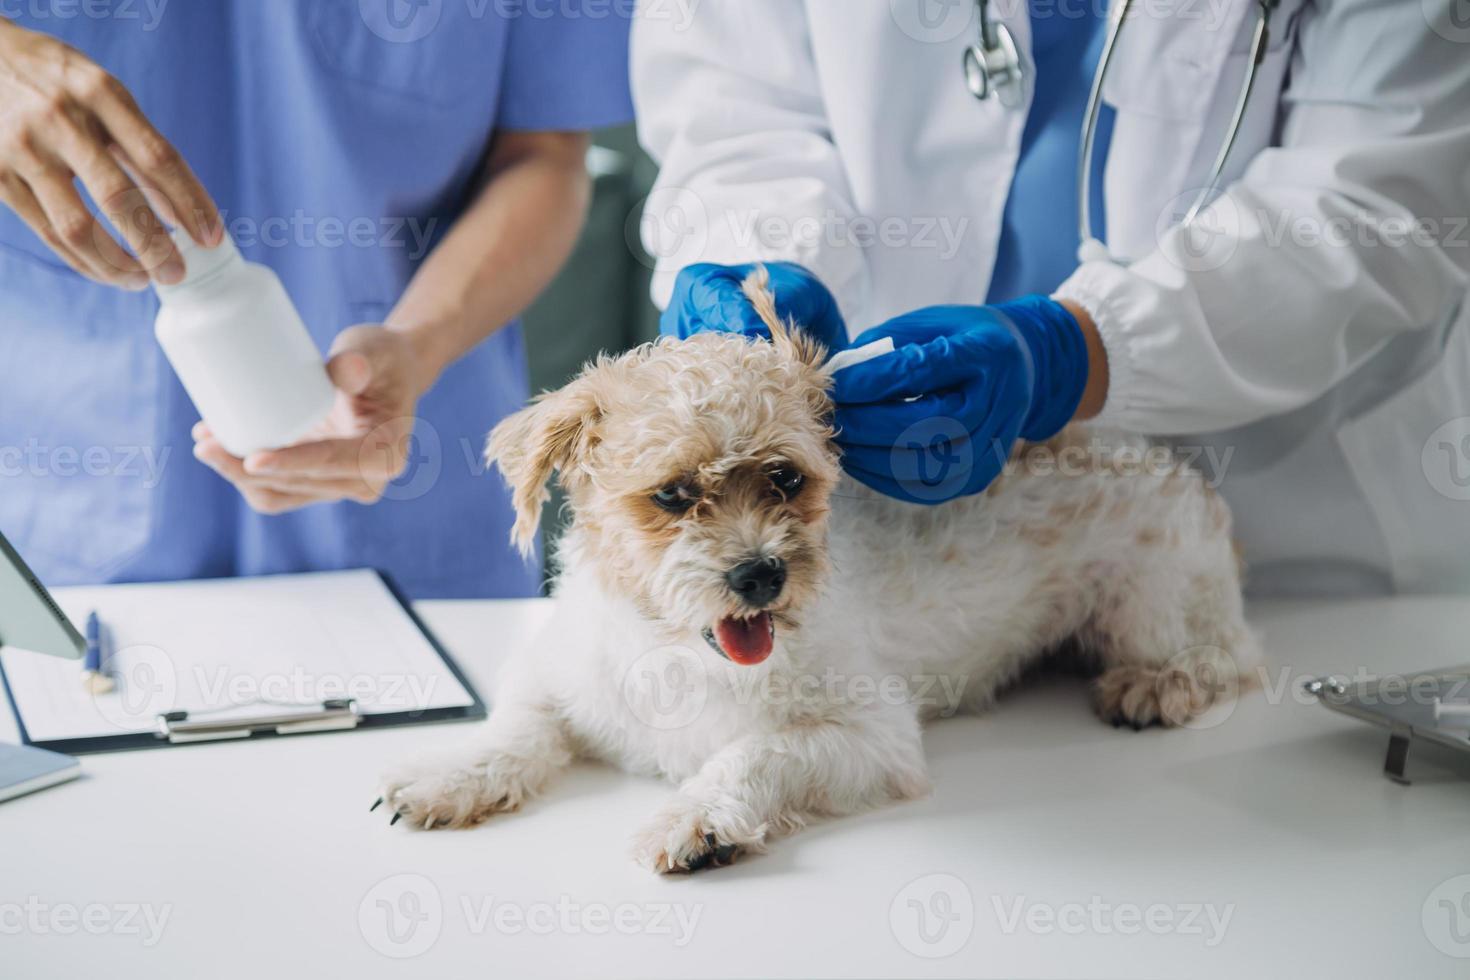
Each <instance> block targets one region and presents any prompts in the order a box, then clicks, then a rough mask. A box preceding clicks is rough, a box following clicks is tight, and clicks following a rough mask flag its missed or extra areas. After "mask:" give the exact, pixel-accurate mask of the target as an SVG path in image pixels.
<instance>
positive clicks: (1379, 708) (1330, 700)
mask: <svg viewBox="0 0 1470 980" xmlns="http://www.w3.org/2000/svg"><path fill="white" fill-rule="evenodd" d="M1302 687H1303V690H1305V691H1306V692H1307V693H1308V694H1310V695H1312V696H1313V697H1315V698H1316V699H1317V702H1318V703H1319V704H1321V705H1322V706H1323V707H1326V708H1330V709H1331V710H1333V711H1336V712H1339V713H1341V714H1344V715H1347V716H1348V717H1350V718H1356V719H1358V720H1359V721H1366V722H1368V723H1369V724H1372V725H1378V726H1380V727H1383V728H1387V729H1388V752H1387V754H1386V755H1385V756H1384V760H1383V774H1384V775H1385V776H1387V777H1388V778H1389V779H1392V780H1393V781H1394V782H1396V783H1399V784H1401V785H1404V786H1407V785H1409V779H1408V777H1407V776H1406V775H1405V774H1404V770H1405V767H1406V765H1407V764H1408V760H1409V749H1410V747H1411V746H1412V745H1413V743H1414V740H1415V739H1419V740H1421V741H1424V742H1434V743H1436V744H1439V745H1443V746H1446V747H1448V748H1450V749H1453V750H1455V751H1456V752H1459V753H1463V754H1465V755H1467V756H1470V666H1462V667H1449V668H1445V669H1443V670H1434V671H1426V672H1424V673H1417V674H1393V675H1385V676H1383V677H1373V678H1369V679H1366V680H1360V681H1356V682H1352V681H1347V680H1344V679H1343V678H1340V677H1317V678H1313V679H1312V680H1309V681H1307V682H1306V683H1305V684H1304V685H1303V686H1302Z"/></svg>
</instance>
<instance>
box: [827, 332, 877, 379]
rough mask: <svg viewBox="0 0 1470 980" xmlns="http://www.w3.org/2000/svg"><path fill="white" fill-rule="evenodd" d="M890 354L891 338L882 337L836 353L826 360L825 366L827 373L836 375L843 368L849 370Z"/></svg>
mask: <svg viewBox="0 0 1470 980" xmlns="http://www.w3.org/2000/svg"><path fill="white" fill-rule="evenodd" d="M892 353H893V338H892V337H884V338H882V339H881V340H875V341H873V342H872V343H871V344H864V345H863V346H861V347H855V348H851V349H849V350H844V351H838V352H837V353H836V354H833V355H832V357H831V358H830V359H828V361H827V365H826V367H827V373H828V374H836V373H837V372H838V371H841V370H842V369H843V368H850V367H852V366H853V365H854V364H862V363H863V362H865V361H871V360H872V359H873V358H875V357H882V356H883V355H884V354H892Z"/></svg>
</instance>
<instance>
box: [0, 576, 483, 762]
mask: <svg viewBox="0 0 1470 980" xmlns="http://www.w3.org/2000/svg"><path fill="white" fill-rule="evenodd" d="M52 595H53V596H54V597H55V598H56V601H57V602H58V603H59V604H60V605H61V607H62V608H63V609H64V610H65V611H66V614H67V616H68V617H70V618H71V620H72V622H73V623H74V624H75V625H76V626H77V628H78V629H83V628H84V625H85V623H86V621H87V615H88V614H89V613H91V612H93V611H95V612H96V613H97V615H98V617H99V618H100V620H101V622H102V624H103V648H102V649H103V656H104V657H105V658H107V659H106V662H105V664H104V666H105V668H106V672H107V673H108V674H109V675H110V676H111V677H112V678H113V679H114V680H115V681H116V684H117V690H115V691H114V692H112V693H110V694H96V695H94V694H92V693H90V692H89V691H88V690H87V689H86V688H85V687H84V686H83V683H82V678H81V673H82V672H81V666H80V664H79V663H78V662H77V661H67V660H58V659H56V658H53V657H46V656H41V655H38V654H34V653H30V652H28V651H23V650H5V651H3V652H0V662H3V663H4V666H5V677H6V680H7V681H8V682H9V685H10V692H11V696H12V697H13V699H14V701H15V704H16V707H17V709H18V711H19V714H20V718H21V721H22V722H23V723H24V724H25V727H26V731H27V734H28V735H29V736H30V738H31V740H32V741H36V742H49V741H55V740H58V739H69V738H96V737H105V736H109V735H125V734H136V733H138V732H151V731H155V730H156V729H157V724H158V723H157V718H158V715H159V714H161V713H163V712H167V711H177V710H184V711H188V712H190V714H191V716H195V717H199V718H201V719H205V718H207V719H208V720H228V719H236V718H251V717H262V716H265V715H274V714H281V713H283V712H291V711H294V710H315V709H319V708H320V707H321V704H322V702H323V701H326V700H329V699H334V698H349V697H350V698H355V699H356V700H357V705H358V710H359V711H361V712H362V713H363V714H385V713H393V712H400V711H415V710H424V709H428V708H445V707H462V706H467V705H470V704H472V703H473V699H472V698H471V696H470V694H469V692H468V691H466V690H465V688H464V685H462V684H460V683H459V681H458V680H457V679H456V678H455V676H454V674H453V673H452V672H451V671H450V670H449V667H448V665H447V664H446V663H445V662H444V659H443V658H442V657H440V656H439V654H438V653H437V652H436V651H435V650H434V648H433V646H432V645H431V644H430V643H429V641H428V640H427V639H426V638H425V637H424V635H423V633H422V632H421V631H420V630H419V629H418V628H417V627H416V626H415V625H414V623H413V620H411V619H410V618H409V616H408V614H407V613H406V612H405V611H404V610H403V607H402V606H401V605H400V604H399V603H398V600H397V599H395V598H394V597H393V594H392V593H391V592H390V591H389V590H388V588H387V586H386V585H384V584H383V581H382V579H381V578H380V577H379V576H378V575H377V574H376V573H375V572H372V571H351V572H329V573H318V574H311V575H280V576H270V577H267V578H253V579H217V580H209V581H201V582H181V583H173V584H167V585H151V584H149V585H112V586H96V587H85V588H65V589H54V590H52Z"/></svg>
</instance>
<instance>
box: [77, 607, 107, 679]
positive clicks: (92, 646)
mask: <svg viewBox="0 0 1470 980" xmlns="http://www.w3.org/2000/svg"><path fill="white" fill-rule="evenodd" d="M82 682H83V683H84V684H85V685H86V686H87V688H88V689H89V690H91V692H92V693H93V694H107V693H109V692H111V691H112V690H114V687H113V683H112V678H110V677H108V676H107V675H106V674H104V673H102V621H101V620H100V619H98V618H97V614H96V613H95V612H94V613H92V614H91V615H89V616H88V617H87V656H86V659H85V660H83V661H82Z"/></svg>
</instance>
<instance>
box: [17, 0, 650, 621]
mask: <svg viewBox="0 0 1470 980" xmlns="http://www.w3.org/2000/svg"><path fill="white" fill-rule="evenodd" d="M24 9H25V10H26V11H27V13H25V14H22V15H21V16H19V17H18V18H17V20H18V22H19V23H21V24H22V25H23V26H26V27H29V28H33V29H38V30H42V31H46V32H48V33H50V34H53V35H56V36H59V37H61V38H62V39H64V40H65V41H67V42H68V43H70V44H72V45H73V46H75V47H77V48H79V49H81V50H82V51H83V52H85V53H86V54H87V55H89V56H90V57H91V58H93V59H94V60H95V61H97V62H98V63H99V64H101V65H102V66H103V67H105V68H106V69H108V70H109V71H111V72H112V73H113V74H115V75H116V76H118V78H119V79H121V81H122V82H123V83H124V84H125V85H126V86H127V87H128V88H129V89H130V90H131V91H132V93H133V95H134V96H135V97H136V99H137V101H138V103H139V104H140V105H141V107H142V109H143V111H144V112H145V113H146V114H147V115H148V117H149V118H150V119H151V120H152V121H153V123H154V124H155V125H156V126H157V127H158V128H159V129H160V130H161V131H162V132H163V133H164V134H165V135H166V136H167V137H168V138H169V139H171V140H172V141H173V142H174V143H175V145H176V146H178V148H179V149H180V150H181V151H182V153H183V154H184V156H185V157H186V158H187V159H188V160H189V162H190V163H191V164H192V166H193V168H194V170H195V172H196V173H198V175H199V177H200V179H201V180H202V181H203V183H204V185H205V187H207V188H208V189H209V191H210V192H211V193H212V194H213V196H214V198H215V200H216V201H217V202H218V204H219V206H220V208H221V210H222V211H223V212H224V213H225V219H226V223H227V226H228V227H229V229H230V231H231V233H232V234H233V235H234V236H235V237H236V239H237V241H238V242H239V244H240V247H241V250H242V251H243V252H244V254H245V255H246V257H247V258H249V259H251V260H252V261H256V262H262V263H265V264H266V265H269V266H271V267H272V268H273V269H275V271H276V272H277V273H278V274H279V275H280V277H281V279H282V280H283V281H284V283H285V285H286V288H287V290H288V291H289V292H290V294H291V296H292V298H293V299H294V300H295V301H296V304H297V306H298V308H299V309H300V311H301V313H302V316H303V317H304V319H305V320H306V322H307V324H308V325H309V326H310V328H311V331H312V334H313V336H314V338H315V339H316V342H317V344H318V345H319V346H320V347H321V348H322V350H323V351H325V350H326V349H327V348H328V347H329V345H330V344H331V342H332V339H333V338H334V337H335V335H336V334H337V333H338V332H339V331H341V330H342V329H343V328H345V327H347V326H350V325H352V324H355V323H362V322H380V321H382V320H383V318H384V317H385V316H386V315H387V313H388V311H389V309H390V308H391V307H392V306H393V304H394V303H395V302H396V301H397V299H398V297H399V295H400V294H401V292H402V291H403V289H404V287H405V286H406V284H407V283H408V281H409V279H410V277H411V276H412V275H413V274H414V272H415V271H416V270H417V268H418V266H419V264H420V262H421V261H422V260H423V258H424V255H425V254H426V252H427V250H428V249H429V248H431V247H432V246H433V244H434V243H435V242H436V241H438V240H439V239H441V238H442V237H443V236H444V234H445V233H446V232H447V231H448V229H449V227H450V226H451V225H452V224H453V222H454V221H455V219H456V217H457V216H458V215H459V214H460V213H461V211H462V210H463V209H464V207H465V206H466V205H467V203H468V202H469V201H470V200H472V198H473V196H474V194H475V192H476V187H475V185H474V178H475V176H476V174H477V171H478V169H479V167H480V165H481V162H482V160H483V158H484V156H485V152H486V149H487V146H488V143H489V141H490V138H491V135H492V132H493V131H494V130H496V129H497V128H500V129H511V130H517V129H518V130H588V129H594V128H597V127H602V126H607V125H612V124H615V123H620V122H623V121H626V120H627V119H629V118H631V115H632V106H631V100H630V98H629V94H628V83H627V77H628V66H627V44H628V26H629V22H628V19H627V17H626V16H625V15H622V14H620V13H618V12H617V5H616V4H613V5H607V7H606V8H601V7H598V8H596V9H594V8H593V7H588V8H587V9H582V8H578V7H576V6H575V5H572V6H567V5H553V4H527V5H524V6H522V5H519V4H514V3H511V4H507V3H484V4H480V3H466V2H464V0H442V2H441V0H426V2H418V3H403V2H401V0H208V2H188V3H170V4H168V5H166V6H163V7H161V8H160V7H159V5H151V4H139V5H137V8H135V9H136V11H137V12H138V13H137V16H136V17H135V18H121V17H115V18H107V19H100V20H99V19H97V18H95V17H88V16H83V15H82V11H81V9H80V8H78V7H77V6H76V5H75V4H59V3H57V4H47V3H39V4H27V5H25V6H24ZM152 9H161V11H162V12H161V15H160V16H158V17H156V18H155V17H154V16H153V15H152V14H150V13H149V11H150V10H152ZM599 13H600V14H602V15H601V16H595V14H599ZM68 14H69V16H68ZM0 289H3V293H4V298H3V301H0V531H3V532H4V533H5V534H6V535H7V536H9V537H10V538H11V539H12V541H13V542H14V544H15V545H16V547H17V548H18V549H19V550H20V552H21V553H22V554H24V555H25V556H26V558H27V560H28V561H29V562H30V563H31V565H32V566H33V567H34V568H35V569H36V571H37V572H38V573H39V574H40V575H41V576H42V578H43V579H45V580H46V581H48V582H49V583H52V584H55V585H65V584H72V583H92V582H120V581H146V580H172V579H186V578H196V577H210V576H228V575H256V574H266V573H273V572H287V571H304V570H321V569H338V568H351V567H361V566H371V567H375V568H380V569H382V570H384V571H386V572H388V573H389V574H390V575H392V576H393V577H394V578H395V579H396V580H397V581H398V582H399V583H400V584H401V585H402V586H403V587H404V588H405V590H406V591H408V592H409V593H410V594H411V595H413V596H415V597H479V596H522V595H529V594H534V593H535V592H536V591H537V590H538V588H539V585H540V569H539V568H538V567H537V566H536V565H535V564H534V563H526V562H524V561H522V560H521V559H520V558H519V557H518V556H516V555H515V554H513V553H512V551H511V549H510V548H509V546H508V544H507V542H508V538H509V533H510V527H511V523H512V519H513V518H512V513H511V507H510V503H509V498H508V495H507V493H506V491H505V489H504V486H503V484H502V482H501V480H500V477H499V474H498V473H496V472H495V471H494V470H489V469H487V468H486V466H485V464H484V463H483V462H482V460H481V450H482V448H483V445H484V441H485V436H486V434H487V433H488V432H489V431H490V429H491V428H492V427H493V426H494V425H495V423H496V422H498V421H499V420H500V419H501V418H503V417H505V416H506V415H507V414H509V413H511V412H512V411H514V410H516V409H518V408H519V407H521V405H522V404H523V403H524V401H525V399H526V396H527V393H528V392H527V379H526V368H525V358H524V352H523V349H522V342H521V333H520V330H519V328H518V326H516V325H515V324H512V325H510V326H509V327H507V328H505V329H503V330H501V331H500V332H498V333H497V334H495V335H494V336H493V337H491V338H490V339H489V340H487V341H486V342H485V343H484V344H481V345H480V346H479V347H478V348H476V349H475V350H474V351H472V352H471V353H470V354H469V355H467V356H466V357H465V358H463V359H462V360H461V361H459V362H458V363H457V364H455V365H453V366H452V367H451V368H449V370H448V371H447V372H446V373H445V375H444V377H443V378H442V380H441V381H440V382H439V384H438V385H437V386H436V387H435V388H434V389H433V390H432V391H430V392H429V393H428V394H427V396H426V397H425V398H424V399H423V401H422V402H421V403H420V406H419V416H420V418H419V422H418V426H417V429H416V432H415V445H414V451H413V459H412V461H411V462H410V465H409V469H408V472H406V473H405V474H404V475H403V477H402V478H400V479H399V480H398V481H397V482H395V483H394V484H392V485H391V486H390V487H389V488H388V492H387V495H386V498H385V499H384V500H383V501H382V502H381V503H379V504H377V505H375V506H372V507H363V506H360V505H356V504H333V505H318V506H315V507H310V508H307V509H305V510H302V511H299V512H296V513H292V514H287V515H283V516H278V517H264V516H261V515H259V514H256V513H254V512H253V511H251V510H250V509H249V507H248V506H247V505H246V504H245V503H244V502H243V501H242V500H241V498H240V496H239V494H238V493H237V492H236V491H235V490H234V489H233V488H232V487H231V486H230V484H228V483H227V482H225V481H224V480H223V479H221V478H220V477H218V476H216V475H215V474H214V473H213V472H212V471H211V470H209V469H208V468H207V467H205V466H204V465H203V464H201V463H199V462H198V461H196V460H195V459H194V457H193V454H192V449H193V440H192V439H191V438H190V435H189V430H190V428H191V427H192V426H193V424H194V422H195V421H196V420H197V419H198V414H197V413H196V412H195V410H194V408H193V406H192V405H191V403H190V402H189V399H188V397H187V396H186V395H185V393H184V391H183V388H182V387H181V386H180V385H179V383H178V380H177V379H176V377H175V376H174V374H173V372H172V370H171V369H170V368H169V366H168V364H167V362H166V361H165V360H164V358H163V355H162V353H161V351H160V350H159V348H158V345H157V343H156V342H155V341H154V339H153V333H152V328H153V320H154V317H155V315H156V313H157V309H158V306H157V300H156V299H155V298H154V296H153V294H152V293H151V291H150V292H147V293H142V294H134V293H126V292H123V291H120V290H114V289H110V288H106V287H103V286H98V285H94V284H92V283H90V282H88V281H86V280H84V279H82V278H81V277H79V276H77V275H76V274H74V273H72V272H71V271H70V270H68V269H67V268H66V267H64V266H63V265H62V264H61V263H60V262H59V261H58V260H57V259H56V258H55V257H54V256H53V255H52V254H51V253H50V251H49V250H48V249H47V248H46V246H45V245H44V244H43V243H42V242H41V241H40V240H39V239H37V238H36V237H35V236H34V235H33V234H32V233H31V232H30V230H29V229H27V228H26V227H25V225H23V224H22V223H21V222H20V221H19V219H17V218H16V217H15V216H14V215H13V214H12V213H11V212H10V211H9V210H7V209H4V208H0Z"/></svg>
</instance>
